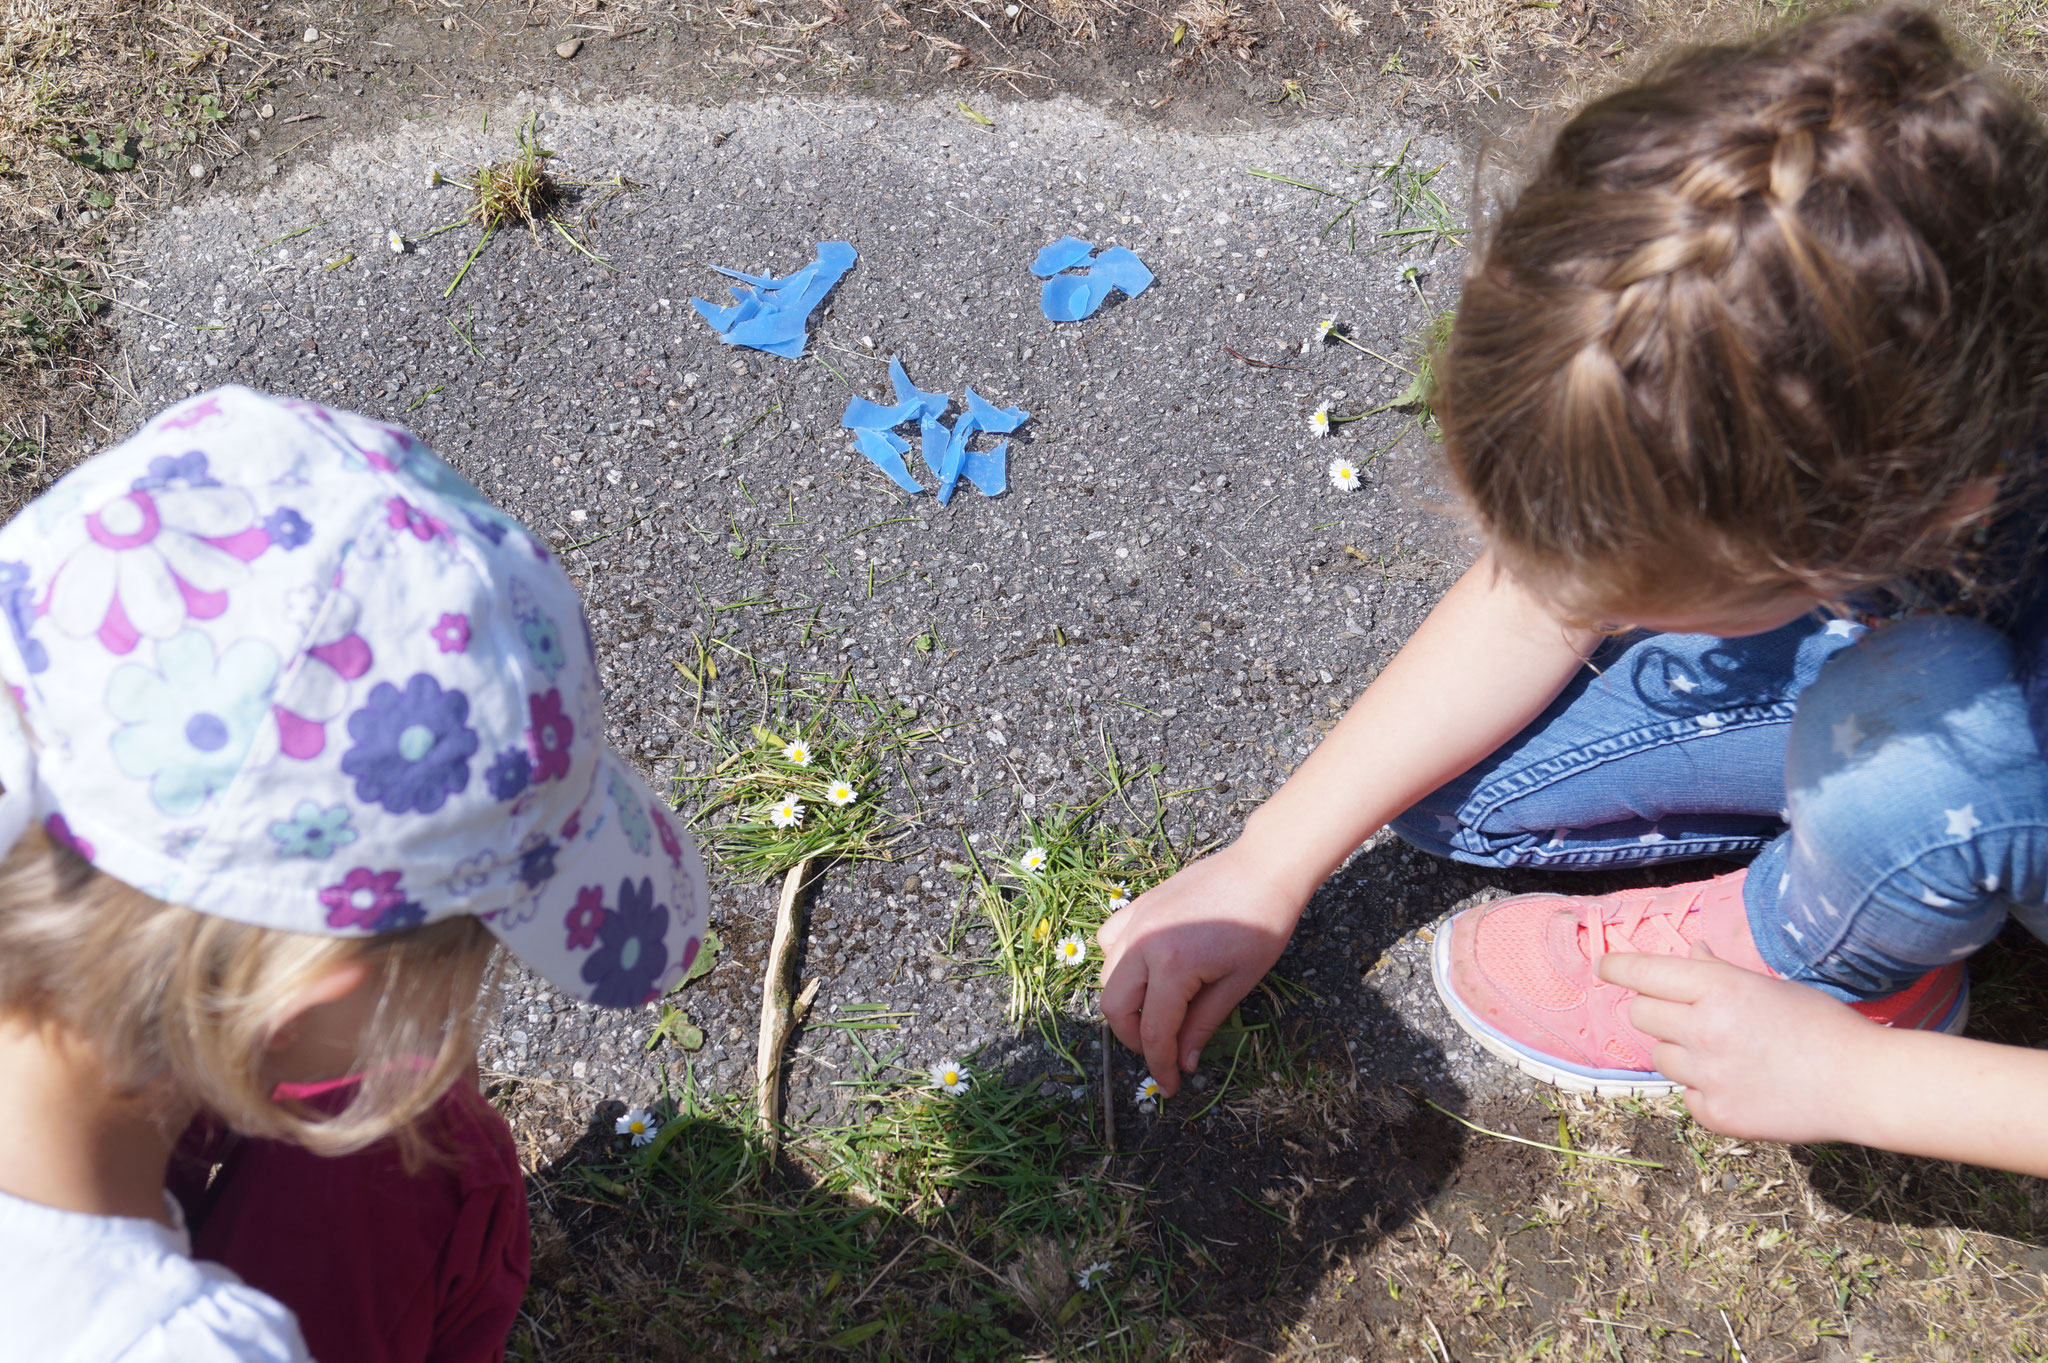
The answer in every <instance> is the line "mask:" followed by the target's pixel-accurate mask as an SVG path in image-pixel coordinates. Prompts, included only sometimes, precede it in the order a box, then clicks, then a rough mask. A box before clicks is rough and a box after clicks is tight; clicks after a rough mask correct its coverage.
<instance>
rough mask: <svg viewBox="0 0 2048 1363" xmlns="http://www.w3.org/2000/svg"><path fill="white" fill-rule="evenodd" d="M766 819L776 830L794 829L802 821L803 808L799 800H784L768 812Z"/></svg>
mask: <svg viewBox="0 0 2048 1363" xmlns="http://www.w3.org/2000/svg"><path fill="white" fill-rule="evenodd" d="M768 819H769V821H770V822H771V823H773V824H774V825H775V826H776V827H777V828H796V827H798V826H800V825H801V824H802V823H803V821H804V806H803V802H802V801H801V800H784V801H783V802H782V803H781V804H779V805H777V806H775V808H773V809H771V810H769V811H768Z"/></svg>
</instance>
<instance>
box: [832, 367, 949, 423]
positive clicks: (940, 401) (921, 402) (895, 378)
mask: <svg viewBox="0 0 2048 1363" xmlns="http://www.w3.org/2000/svg"><path fill="white" fill-rule="evenodd" d="M889 382H890V383H892V384H894V385H895V387H896V401H897V403H898V404H899V405H900V404H903V403H907V402H915V403H916V404H917V405H918V411H919V414H920V415H923V416H944V415H945V414H946V403H947V401H948V399H947V397H946V395H945V394H944V393H927V392H926V391H925V390H924V389H922V388H919V387H918V386H917V385H916V384H914V383H912V382H911V381H910V375H909V374H907V373H905V372H904V369H903V361H902V360H901V359H899V358H897V357H895V356H891V357H890V359H889ZM849 424H851V423H849Z"/></svg>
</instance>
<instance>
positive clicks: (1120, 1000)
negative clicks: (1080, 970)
mask: <svg viewBox="0 0 2048 1363" xmlns="http://www.w3.org/2000/svg"><path fill="white" fill-rule="evenodd" d="M1306 901H1307V894H1306V893H1305V892H1303V893H1296V892H1295V891H1294V890H1293V889H1292V888H1291V886H1290V885H1289V884H1288V882H1287V880H1286V878H1284V877H1282V876H1280V875H1276V874H1275V873H1274V871H1273V869H1272V868H1270V867H1268V866H1266V865H1265V864H1263V863H1261V862H1259V861H1258V860H1257V859H1256V858H1255V857H1254V855H1253V853H1252V852H1251V851H1250V850H1248V848H1247V845H1246V844H1245V843H1244V842H1237V843H1233V844H1231V845H1230V846H1229V847H1226V848H1224V849H1223V850H1222V851H1221V852H1218V853H1216V854H1214V855H1213V856H1208V857H1204V858H1203V859H1202V860H1200V861H1198V862H1196V863H1195V864H1194V865H1192V866H1189V867H1188V868H1186V869H1185V870H1183V871H1182V872H1181V873H1180V874H1179V875H1177V876H1175V877H1174V878H1173V879H1171V880H1169V881H1167V882H1166V883H1165V884H1163V885H1159V886H1157V887H1155V888H1154V889H1152V890H1150V891H1148V892H1147V893H1145V894H1143V895H1140V896H1139V897H1138V900H1137V902H1136V903H1134V904H1132V905H1131V906H1130V907H1129V908H1127V909H1122V910H1120V911H1118V913H1117V914H1116V915H1115V916H1114V917H1112V918H1111V919H1110V920H1109V921H1108V922H1107V923H1104V924H1103V925H1102V931H1101V932H1099V933H1098V934H1096V936H1097V940H1099V941H1100V942H1101V943H1102V954H1103V965H1102V1015H1103V1016H1104V1017H1105V1018H1107V1019H1108V1020H1109V1025H1110V1026H1111V1027H1112V1028H1113V1029H1115V1031H1116V1034H1117V1038H1118V1039H1119V1040H1121V1041H1122V1042H1123V1043H1124V1045H1126V1046H1129V1047H1130V1048H1131V1049H1132V1050H1134V1051H1140V1052H1143V1054H1144V1056H1145V1061H1146V1063H1147V1064H1148V1065H1150V1066H1151V1067H1152V1077H1153V1078H1154V1079H1157V1080H1158V1081H1159V1087H1160V1090H1161V1092H1163V1093H1164V1094H1165V1095H1166V1096H1167V1097H1169V1098H1171V1097H1172V1096H1173V1095H1174V1093H1175V1092H1177V1091H1178V1090H1179V1088H1180V1075H1181V1071H1182V1070H1183V1069H1185V1070H1187V1071H1188V1072H1190V1073H1192V1072H1193V1071H1194V1068H1195V1064H1196V1062H1197V1060H1199V1059H1200V1057H1201V1052H1202V1047H1203V1046H1204V1045H1205V1044H1207V1042H1208V1040H1209V1038H1210V1037H1211V1036H1212V1035H1214V1033H1215V1031H1216V1029H1217V1027H1219V1026H1221V1025H1222V1023H1223V1020H1224V1019H1225V1018H1227V1017H1229V1016H1230V1010H1231V1009H1233V1008H1235V1007H1237V1004H1238V1001H1239V1000H1240V999H1242V998H1243V997H1244V996H1245V995H1246V994H1248V993H1250V992H1251V990H1252V986H1253V985H1255V984H1257V983H1258V982H1259V980H1260V978H1261V977H1262V976H1264V975H1265V973H1266V972H1267V971H1268V970H1270V969H1272V967H1273V962H1275V961H1277V960H1279V959H1280V953H1281V952H1282V951H1283V950H1285V949H1286V947H1287V938H1288V936H1289V935H1290V934H1292V933H1293V931H1294V924H1295V922H1296V920H1298V919H1299V918H1300V917H1301V908H1302V905H1303V904H1304V903H1305V902H1306Z"/></svg>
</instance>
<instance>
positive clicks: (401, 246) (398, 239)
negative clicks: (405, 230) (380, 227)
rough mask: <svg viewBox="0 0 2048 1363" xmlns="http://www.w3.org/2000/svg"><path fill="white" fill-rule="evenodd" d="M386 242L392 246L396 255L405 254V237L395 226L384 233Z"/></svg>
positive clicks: (392, 251)
mask: <svg viewBox="0 0 2048 1363" xmlns="http://www.w3.org/2000/svg"><path fill="white" fill-rule="evenodd" d="M384 244H385V245H386V246H388V247H390V248H391V254H392V255H394V256H402V255H404V254H405V237H404V235H403V234H402V233H400V232H399V230H398V229H397V228H395V227H394V228H392V229H391V230H390V231H389V232H386V233H385V234H384Z"/></svg>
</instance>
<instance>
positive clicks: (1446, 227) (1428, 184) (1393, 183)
mask: <svg viewBox="0 0 2048 1363" xmlns="http://www.w3.org/2000/svg"><path fill="white" fill-rule="evenodd" d="M1412 140H1413V139H1411V141H1412ZM1408 147H1409V143H1408V142H1403V143H1402V144H1401V150H1399V151H1398V152H1395V153H1394V159H1393V160H1391V161H1382V162H1380V163H1379V164H1377V165H1372V164H1368V163H1365V162H1352V161H1346V160H1344V159H1342V158H1341V157H1340V158H1338V161H1337V164H1339V165H1341V166H1343V167H1344V168H1345V169H1346V170H1348V171H1351V172H1353V173H1354V174H1358V175H1364V176H1366V177H1367V181H1366V189H1365V192H1364V193H1362V194H1353V193H1351V192H1349V191H1348V190H1341V189H1330V188H1328V187H1326V186H1323V185H1312V184H1310V183H1308V181H1306V180H1297V179H1294V178H1293V177H1292V176H1287V175H1281V174H1278V173H1277V172H1274V171H1270V170H1254V169H1252V168H1250V167H1246V173H1247V174H1251V175H1256V176H1258V177H1259V178H1260V179H1261V180H1276V181H1278V182H1279V183H1281V184H1283V185H1293V186H1294V187H1295V188H1296V189H1306V190H1308V191H1309V192H1310V193H1312V194H1320V195H1322V196H1323V197H1324V198H1326V199H1331V200H1334V201H1336V202H1338V203H1341V204H1343V205H1344V206H1343V207H1342V208H1341V209H1339V210H1338V211H1337V215H1336V216H1335V217H1333V218H1331V219H1330V220H1329V221H1328V222H1326V223H1324V224H1323V230H1322V232H1321V233H1320V236H1321V238H1322V239H1325V240H1327V239H1328V237H1329V235H1330V233H1332V232H1334V231H1336V230H1337V229H1338V228H1339V227H1344V228H1345V229H1346V242H1347V246H1348V249H1350V250H1351V251H1353V252H1356V251H1357V250H1358V209H1359V206H1360V205H1361V204H1364V203H1366V202H1367V201H1369V200H1370V199H1371V198H1372V196H1373V195H1375V194H1378V193H1380V192H1381V191H1382V190H1384V191H1386V192H1387V193H1388V194H1389V195H1390V196H1391V197H1392V199H1393V206H1394V222H1393V225H1392V226H1391V227H1386V228H1383V229H1381V230H1380V231H1379V232H1377V233H1374V234H1372V235H1376V236H1378V237H1379V238H1380V244H1379V245H1378V246H1375V247H1373V248H1372V249H1371V250H1369V251H1367V252H1366V254H1367V255H1369V256H1370V255H1378V254H1379V253H1380V252H1382V251H1398V252H1400V253H1401V254H1402V255H1406V254H1407V253H1408V252H1409V251H1411V250H1413V249H1414V248H1415V247H1417V246H1421V247H1423V248H1425V250H1426V252H1427V253H1428V254H1430V255H1435V254H1436V251H1437V248H1438V247H1440V246H1463V245H1464V244H1465V243H1464V240H1463V237H1464V235H1465V231H1466V228H1465V227H1464V225H1463V224H1462V223H1460V222H1459V221H1458V213H1457V211H1456V210H1454V209H1453V208H1452V207H1451V206H1450V205H1449V204H1448V203H1445V202H1444V199H1443V196H1442V195H1440V194H1438V193H1437V192H1436V189H1435V188H1434V184H1435V181H1436V177H1437V176H1438V175H1440V174H1442V173H1443V169H1444V168H1443V166H1442V165H1435V166H1431V167H1430V168H1428V169H1427V170H1424V169H1422V168H1420V167H1418V166H1414V165H1411V164H1409V161H1408ZM1368 239H1370V238H1368Z"/></svg>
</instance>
